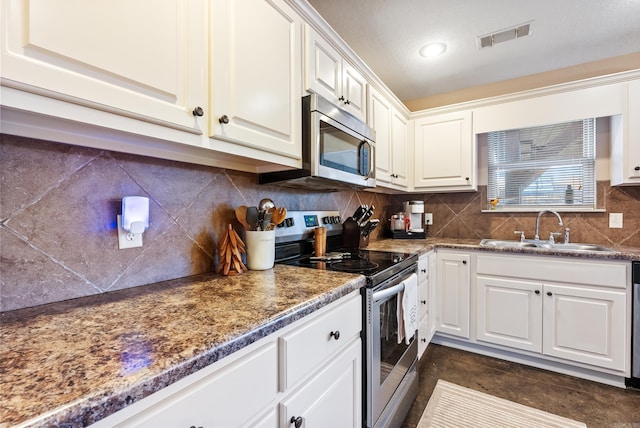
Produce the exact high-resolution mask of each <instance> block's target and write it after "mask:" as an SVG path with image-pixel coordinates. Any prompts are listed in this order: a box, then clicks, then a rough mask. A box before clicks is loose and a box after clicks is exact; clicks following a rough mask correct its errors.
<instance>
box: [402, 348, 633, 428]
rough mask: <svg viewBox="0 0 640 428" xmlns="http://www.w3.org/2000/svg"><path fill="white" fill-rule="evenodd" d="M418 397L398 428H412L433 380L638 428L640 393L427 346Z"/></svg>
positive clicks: (600, 423) (593, 423) (598, 423)
mask: <svg viewBox="0 0 640 428" xmlns="http://www.w3.org/2000/svg"><path fill="white" fill-rule="evenodd" d="M419 376H420V393H419V394H418V398H417V399H416V401H415V402H414V404H413V406H412V407H411V409H410V410H409V414H408V415H407V417H406V419H405V421H404V424H403V425H402V427H403V428H414V427H415V426H416V425H417V424H418V421H419V420H420V416H422V413H423V411H424V409H425V407H426V405H427V402H428V401H429V397H430V396H431V392H432V391H433V388H435V386H436V382H437V380H438V379H443V380H446V381H448V382H452V383H455V384H458V385H461V386H465V387H467V388H471V389H475V390H477V391H481V392H485V393H487V394H491V395H494V396H496V397H500V398H504V399H506V400H511V401H515V402H517V403H520V404H524V405H526V406H530V407H534V408H536V409H541V410H544V411H546V412H550V413H554V414H556V415H560V416H564V417H567V418H571V419H574V420H577V421H581V422H584V423H586V424H587V426H588V427H589V428H592V427H593V428H597V427H598V428H599V427H614V428H640V391H639V390H634V389H623V388H616V387H613V386H608V385H603V384H600V383H597V382H591V381H587V380H583V379H578V378H574V377H571V376H567V375H563V374H558V373H553V372H549V371H546V370H541V369H537V368H533V367H529V366H524V365H522V364H517V363H511V362H508V361H503V360H498V359H495V358H491V357H485V356H482V355H477V354H473V353H470V352H465V351H460V350H457V349H453V348H449V347H444V346H439V345H435V344H430V345H429V347H428V348H427V350H426V352H425V354H424V355H423V357H422V359H421V360H420V365H419Z"/></svg>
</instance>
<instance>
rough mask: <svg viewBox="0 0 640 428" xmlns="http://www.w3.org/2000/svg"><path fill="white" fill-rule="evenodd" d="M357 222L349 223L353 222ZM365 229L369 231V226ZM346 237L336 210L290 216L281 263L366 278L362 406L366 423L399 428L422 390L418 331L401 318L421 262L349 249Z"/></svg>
mask: <svg viewBox="0 0 640 428" xmlns="http://www.w3.org/2000/svg"><path fill="white" fill-rule="evenodd" d="M360 211H361V210H360ZM357 213H358V212H356V214H357ZM352 220H353V219H347V221H348V223H351V222H352ZM318 226H324V227H326V228H327V250H328V252H327V253H326V254H325V256H324V257H316V256H315V255H314V254H313V248H314V245H313V237H314V229H315V228H316V227H318ZM362 229H363V230H367V227H366V225H363V226H362ZM342 232H343V230H342V219H341V218H340V216H339V213H338V212H337V211H315V212H311V211H294V212H289V214H288V218H287V220H286V221H285V222H284V223H283V227H280V228H278V229H277V230H276V261H277V262H279V263H286V264H290V265H295V266H300V267H307V268H312V269H325V270H337V271H346V272H354V273H360V274H362V275H365V277H366V278H367V285H366V287H365V288H363V289H362V294H363V296H364V297H365V298H364V299H363V302H364V308H363V328H364V338H363V341H364V343H363V353H364V355H363V373H364V375H365V376H363V378H364V384H363V397H366V398H367V401H366V403H363V412H364V414H363V422H365V423H366V426H367V427H372V428H373V427H376V428H377V427H398V426H400V424H401V423H402V421H403V420H404V418H405V416H406V414H407V412H408V410H409V408H410V407H411V404H412V403H413V401H414V400H415V397H416V395H417V391H418V373H417V355H418V344H417V343H418V341H417V330H416V331H412V332H410V333H409V334H407V333H406V332H405V329H404V328H403V326H402V321H401V318H399V317H398V310H399V309H398V308H399V307H400V306H401V305H402V297H401V296H402V292H403V290H404V282H405V280H407V279H408V278H409V277H410V276H411V275H412V274H415V273H416V272H417V262H418V257H417V256H416V255H412V254H408V253H396V252H384V251H371V250H366V249H357V248H352V247H353V245H350V246H349V248H344V247H343V242H342V241H343V239H342V238H343V236H342V235H343V233H342ZM399 305H400V306H399ZM405 336H406V337H405Z"/></svg>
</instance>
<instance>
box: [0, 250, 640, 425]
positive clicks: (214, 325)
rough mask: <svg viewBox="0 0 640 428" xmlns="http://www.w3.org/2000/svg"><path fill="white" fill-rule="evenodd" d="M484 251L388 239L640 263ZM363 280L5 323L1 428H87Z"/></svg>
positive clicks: (294, 271)
mask: <svg viewBox="0 0 640 428" xmlns="http://www.w3.org/2000/svg"><path fill="white" fill-rule="evenodd" d="M479 244H480V240H479V239H446V238H427V239H385V240H380V241H375V242H371V243H370V244H369V246H368V249H371V250H379V251H402V252H411V253H417V254H423V253H426V252H428V251H430V250H432V249H436V248H449V249H460V250H480V251H489V252H500V253H516V254H539V255H560V256H564V257H589V258H597V259H606V260H627V261H640V248H616V250H618V251H620V252H619V253H615V254H611V253H595V252H594V253H564V252H558V251H552V250H537V249H535V250H532V249H527V248H500V249H496V248H488V247H481V246H480V245H479ZM364 283H365V279H364V277H363V276H361V275H354V274H348V273H341V272H332V271H322V270H312V269H305V268H298V267H292V266H285V265H276V266H275V267H274V268H273V269H270V270H267V271H249V272H247V273H245V274H243V275H239V276H235V277H233V276H229V277H224V276H220V275H215V274H207V275H198V276H194V277H187V278H181V279H176V280H172V281H166V282H162V283H157V284H150V285H145V286H141V287H135V288H130V289H126V290H120V291H114V292H110V293H106V294H101V295H96V296H91V297H84V298H81V299H75V300H68V301H64V302H59V303H53V304H49V305H43V306H38V307H34V308H27V309H21V310H17V311H11V312H5V313H2V314H0V352H1V355H2V357H1V358H0V377H1V378H0V394H1V398H2V406H0V428H4V427H9V426H15V425H20V426H68V427H73V426H86V425H88V424H90V423H92V422H95V421H97V420H99V419H102V418H104V417H106V416H108V415H110V414H112V413H114V412H116V411H118V410H120V409H122V408H124V407H126V406H127V405H129V404H131V403H134V402H136V401H138V400H140V399H142V398H144V397H146V396H148V395H150V394H152V393H154V392H156V391H158V390H160V389H162V388H164V387H166V386H168V385H170V384H171V383H173V382H175V381H177V380H179V379H181V378H183V377H185V376H187V375H189V374H191V373H194V372H196V371H198V370H200V369H202V368H204V367H206V366H208V365H209V364H212V363H213V362H215V361H217V360H219V359H221V358H224V357H225V356H227V355H230V354H232V353H233V352H235V351H237V350H239V349H241V348H243V347H244V346H247V345H249V344H251V343H253V342H255V341H257V340H259V339H261V338H263V337H265V336H268V335H269V334H271V333H273V332H275V331H277V330H278V329H280V328H282V327H285V326H286V325H289V324H291V323H292V322H295V321H297V320H299V319H300V318H302V317H304V316H305V315H308V314H310V313H312V312H314V311H315V310H317V309H320V308H321V307H323V306H325V305H327V304H329V303H331V302H333V301H335V300H337V299H339V298H341V297H343V296H345V295H347V294H349V293H350V292H352V291H354V290H357V289H359V288H360V287H362V286H364Z"/></svg>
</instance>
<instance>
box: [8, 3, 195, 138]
mask: <svg viewBox="0 0 640 428" xmlns="http://www.w3.org/2000/svg"><path fill="white" fill-rule="evenodd" d="M204 10H205V8H204V6H203V3H202V2H201V1H189V2H185V1H179V0H166V1H163V2H157V1H155V0H138V1H135V2H131V1H128V0H113V1H108V2H101V1H81V2H72V1H50V0H30V1H22V0H7V1H4V0H3V2H2V27H3V30H2V42H1V43H2V70H1V71H2V79H3V82H2V84H3V86H7V87H13V88H17V89H20V90H23V91H25V92H28V93H35V94H39V95H44V96H46V97H49V98H53V99H58V100H63V101H66V102H67V103H69V104H70V105H81V106H88V107H90V108H92V109H96V110H102V111H107V112H110V113H116V114H118V115H121V116H127V117H132V118H135V119H139V120H142V121H147V122H151V123H159V124H161V125H163V126H167V127H171V128H175V129H179V130H182V131H187V132H190V133H193V134H201V133H202V132H203V129H202V122H203V121H199V120H198V119H197V118H196V117H194V115H193V113H192V112H193V110H194V109H196V108H197V107H200V108H204V107H205V102H206V94H205V93H203V91H202V88H203V85H204V81H203V79H204V67H205V52H206V51H205V50H204V43H205V38H204V34H205V28H204V22H202V18H201V17H202V15H203V14H204V12H203V11H204ZM37 108H41V106H38V107H37ZM43 113H49V112H43ZM50 113H51V114H52V115H54V116H57V115H62V114H63V113H62V112H60V111H55V110H54V111H52V112H50ZM74 119H76V118H74Z"/></svg>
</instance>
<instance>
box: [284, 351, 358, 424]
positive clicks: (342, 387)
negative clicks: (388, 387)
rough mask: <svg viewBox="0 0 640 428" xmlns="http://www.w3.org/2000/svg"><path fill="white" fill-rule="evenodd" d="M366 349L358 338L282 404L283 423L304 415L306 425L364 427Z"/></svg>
mask: <svg viewBox="0 0 640 428" xmlns="http://www.w3.org/2000/svg"><path fill="white" fill-rule="evenodd" d="M361 358H362V351H361V342H360V339H358V340H356V341H354V342H353V343H352V344H351V345H349V347H348V348H346V349H345V350H344V352H342V353H340V354H339V355H337V356H336V357H335V358H333V359H332V360H331V363H330V364H329V365H327V366H326V367H325V368H323V369H322V370H320V371H319V372H318V373H317V374H315V375H314V376H313V377H312V378H310V379H308V380H307V381H305V382H304V384H303V385H302V386H301V387H300V388H298V389H296V390H295V391H293V392H292V394H291V395H289V396H288V397H287V398H285V399H284V400H282V402H281V403H280V426H281V427H289V426H293V425H292V422H291V421H292V420H293V421H295V420H296V419H297V418H301V420H302V422H303V425H302V426H303V427H360V426H362V425H361V424H362V422H361V421H362V403H361V402H362V398H361V397H362V359H361Z"/></svg>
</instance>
